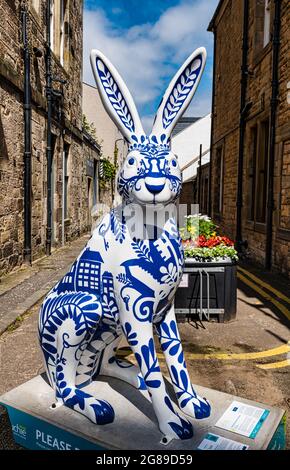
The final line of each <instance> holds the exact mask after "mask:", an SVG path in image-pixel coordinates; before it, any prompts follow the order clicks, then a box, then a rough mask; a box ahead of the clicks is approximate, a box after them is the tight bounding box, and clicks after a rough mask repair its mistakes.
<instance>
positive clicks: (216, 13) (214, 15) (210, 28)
mask: <svg viewBox="0 0 290 470" xmlns="http://www.w3.org/2000/svg"><path fill="white" fill-rule="evenodd" d="M223 3H224V0H220V1H219V3H218V6H217V7H216V9H215V12H214V14H213V17H212V19H211V20H210V22H209V25H208V27H207V30H208V31H213V27H214V23H215V20H216V17H217V16H218V14H219V12H220V9H221V7H222V4H223Z"/></svg>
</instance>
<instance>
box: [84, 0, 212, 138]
mask: <svg viewBox="0 0 290 470" xmlns="http://www.w3.org/2000/svg"><path fill="white" fill-rule="evenodd" d="M217 4H218V0H85V2H84V56H83V57H84V72H83V73H84V76H83V80H84V81H85V82H86V83H89V84H91V85H95V82H94V78H93V74H92V71H91V66H90V61H89V55H90V51H91V49H99V50H101V51H102V52H103V53H104V54H105V55H107V57H108V58H109V59H110V61H111V62H112V63H113V64H114V65H115V67H116V68H117V70H118V71H119V73H120V75H121V76H122V77H123V79H124V81H125V83H126V85H127V86H128V88H129V90H130V92H131V94H132V96H133V98H134V100H135V103H136V105H137V108H138V111H139V114H140V117H141V120H142V123H143V126H144V129H145V131H146V132H147V133H148V132H150V130H151V127H152V123H153V119H154V116H155V112H156V110H157V107H158V104H159V103H160V100H161V98H162V96H163V93H164V92H165V90H166V87H167V85H168V84H169V82H170V80H171V78H172V77H173V75H174V74H175V73H176V71H177V70H178V69H179V67H180V66H181V64H182V63H183V62H184V60H185V59H186V58H187V57H188V56H189V55H190V54H191V52H193V50H194V49H196V48H198V47H200V46H204V47H205V48H206V49H207V54H208V57H207V64H206V67H205V70H204V73H203V76H202V78H201V81H200V84H199V87H198V89H197V91H196V93H195V96H194V98H193V100H192V103H191V105H190V107H189V108H188V110H187V111H186V115H187V116H200V117H201V116H205V115H206V114H208V113H209V112H210V110H211V86H212V71H213V34H212V33H210V32H208V31H207V27H208V24H209V22H210V20H211V18H212V16H213V13H214V11H215V9H216V7H217Z"/></svg>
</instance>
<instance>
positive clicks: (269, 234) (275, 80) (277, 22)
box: [265, 0, 281, 269]
mask: <svg viewBox="0 0 290 470" xmlns="http://www.w3.org/2000/svg"><path fill="white" fill-rule="evenodd" d="M280 26H281V1H280V0H275V13H274V30H273V42H272V43H273V46H272V48H273V49H272V50H273V57H272V94H271V115H270V136H269V140H270V143H269V176H268V181H269V183H268V196H267V221H266V253H265V267H266V269H270V268H271V264H272V239H273V210H274V168H275V140H276V112H277V105H278V93H279V76H278V75H279V70H278V66H279V49H280Z"/></svg>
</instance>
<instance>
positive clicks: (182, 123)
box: [172, 116, 200, 137]
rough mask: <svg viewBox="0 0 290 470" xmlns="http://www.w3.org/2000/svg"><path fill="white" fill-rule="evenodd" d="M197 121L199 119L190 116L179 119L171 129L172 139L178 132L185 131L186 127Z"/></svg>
mask: <svg viewBox="0 0 290 470" xmlns="http://www.w3.org/2000/svg"><path fill="white" fill-rule="evenodd" d="M199 119H200V117H192V116H188V117H182V118H180V119H179V121H178V122H177V124H176V126H175V128H174V129H173V132H172V137H174V136H175V135H176V134H179V132H182V131H184V129H186V128H187V127H188V126H190V125H191V124H193V123H194V122H196V121H198V120H199Z"/></svg>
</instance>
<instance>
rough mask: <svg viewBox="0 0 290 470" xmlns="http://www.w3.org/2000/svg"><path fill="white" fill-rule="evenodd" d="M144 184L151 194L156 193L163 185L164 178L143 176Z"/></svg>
mask: <svg viewBox="0 0 290 470" xmlns="http://www.w3.org/2000/svg"><path fill="white" fill-rule="evenodd" d="M145 186H146V188H147V189H148V191H149V192H150V193H152V194H158V193H160V192H161V191H162V189H163V188H164V186H165V178H152V177H147V178H145Z"/></svg>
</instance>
